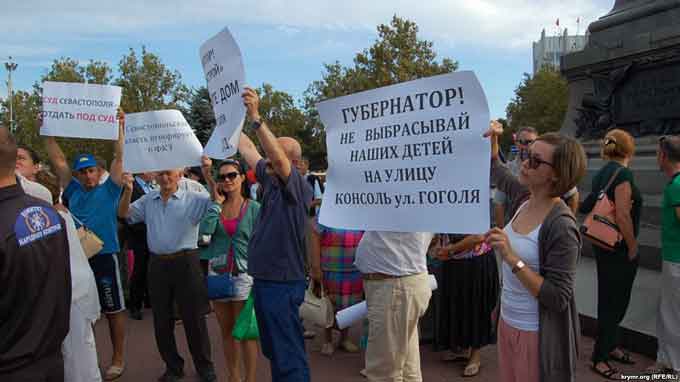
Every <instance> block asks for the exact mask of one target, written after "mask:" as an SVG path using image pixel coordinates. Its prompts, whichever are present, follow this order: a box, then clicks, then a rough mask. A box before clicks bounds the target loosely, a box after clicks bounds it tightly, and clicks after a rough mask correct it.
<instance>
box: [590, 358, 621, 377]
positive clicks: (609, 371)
mask: <svg viewBox="0 0 680 382" xmlns="http://www.w3.org/2000/svg"><path fill="white" fill-rule="evenodd" d="M598 363H599V362H598ZM602 363H604V364H605V365H607V367H608V369H607V370H600V369H598V368H597V367H595V365H596V364H593V365H592V366H591V367H590V369H591V370H592V371H594V372H595V373H597V374H599V375H600V376H602V377H604V378H607V379H611V380H613V381H618V380H619V378H614V376H615V375H616V374H618V373H619V371H618V370H616V369H614V368H613V367H611V366H609V364H608V363H607V362H602Z"/></svg>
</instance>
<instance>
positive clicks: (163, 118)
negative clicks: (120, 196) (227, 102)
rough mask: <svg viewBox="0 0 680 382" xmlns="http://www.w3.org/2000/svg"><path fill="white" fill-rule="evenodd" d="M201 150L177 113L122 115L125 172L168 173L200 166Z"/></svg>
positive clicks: (163, 111)
mask: <svg viewBox="0 0 680 382" xmlns="http://www.w3.org/2000/svg"><path fill="white" fill-rule="evenodd" d="M202 152H203V147H201V142H199V141H198V138H196V135H195V134H194V132H193V130H192V129H191V126H189V124H188V123H187V121H186V120H185V119H184V116H183V115H182V113H180V112H179V111H177V110H160V111H149V112H146V113H133V114H127V115H125V147H124V155H123V168H124V169H125V171H126V172H131V173H140V172H147V171H161V170H171V169H176V168H182V167H191V166H198V165H200V164H201V155H202Z"/></svg>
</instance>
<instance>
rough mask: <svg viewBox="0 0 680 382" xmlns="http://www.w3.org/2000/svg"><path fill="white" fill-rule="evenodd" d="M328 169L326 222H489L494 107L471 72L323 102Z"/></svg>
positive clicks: (478, 226)
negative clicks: (490, 132)
mask: <svg viewBox="0 0 680 382" xmlns="http://www.w3.org/2000/svg"><path fill="white" fill-rule="evenodd" d="M317 108H318V110H319V114H320V116H321V120H322V121H323V123H324V125H325V127H326V136H327V138H326V145H327V147H328V165H329V168H328V173H327V180H328V182H327V185H326V192H325V194H324V197H323V203H322V205H321V212H320V220H321V223H322V224H324V225H327V226H329V227H336V228H344V229H360V230H373V231H396V232H439V233H463V234H470V233H480V232H486V231H487V230H488V229H489V220H490V218H489V194H490V192H489V167H490V147H489V141H488V139H484V138H483V137H482V135H483V133H484V132H485V131H486V130H487V128H488V126H489V107H488V104H487V101H486V97H485V96H484V91H483V90H482V87H481V86H480V84H479V82H478V81H477V77H476V76H475V74H474V73H473V72H469V71H468V72H455V73H449V74H443V75H439V76H434V77H430V78H424V79H420V80H415V81H410V82H405V83H401V84H398V85H393V86H388V87H384V88H380V89H375V90H370V91H366V92H362V93H357V94H353V95H349V96H345V97H340V98H336V99H332V100H329V101H324V102H321V103H319V105H318V106H317Z"/></svg>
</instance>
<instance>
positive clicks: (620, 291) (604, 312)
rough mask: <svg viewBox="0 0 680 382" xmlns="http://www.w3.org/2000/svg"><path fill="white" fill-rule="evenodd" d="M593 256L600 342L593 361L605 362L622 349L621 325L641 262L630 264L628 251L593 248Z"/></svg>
mask: <svg viewBox="0 0 680 382" xmlns="http://www.w3.org/2000/svg"><path fill="white" fill-rule="evenodd" d="M594 252H595V259H596V262H597V340H596V341H595V349H594V350H593V357H592V361H593V362H604V361H607V360H609V358H610V357H609V353H611V352H612V351H613V350H614V349H615V348H616V347H617V346H618V345H619V343H618V341H619V339H618V337H619V324H620V323H621V321H622V320H623V317H624V316H625V315H626V311H627V310H628V304H629V303H630V293H631V291H632V289H633V281H634V280H635V274H636V273H637V268H638V261H637V259H636V260H634V261H630V260H628V251H627V250H626V248H625V247H622V248H620V249H618V250H617V251H614V252H609V251H605V250H601V249H599V248H594Z"/></svg>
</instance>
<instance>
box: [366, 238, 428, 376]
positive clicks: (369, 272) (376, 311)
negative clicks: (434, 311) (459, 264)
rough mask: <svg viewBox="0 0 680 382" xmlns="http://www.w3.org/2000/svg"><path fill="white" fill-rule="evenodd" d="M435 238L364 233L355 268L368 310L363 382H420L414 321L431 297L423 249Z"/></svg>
mask: <svg viewBox="0 0 680 382" xmlns="http://www.w3.org/2000/svg"><path fill="white" fill-rule="evenodd" d="M433 236H434V234H432V233H426V232H415V233H403V232H377V231H373V232H366V233H365V234H364V236H363V238H362V239H361V242H359V246H358V247H357V251H356V257H355V261H354V265H355V266H356V267H357V269H358V270H359V271H360V272H361V273H362V276H363V279H364V292H365V294H366V304H367V306H368V323H369V328H368V332H369V333H370V335H369V337H368V347H367V349H366V360H365V364H366V369H365V373H366V377H367V378H368V380H369V381H371V382H382V381H385V382H387V381H404V382H420V381H422V375H421V372H420V348H419V339H418V320H419V319H420V317H421V316H422V315H423V314H425V311H426V310H427V307H428V305H429V302H430V297H431V296H432V290H431V289H430V286H429V282H428V275H427V257H426V256H427V250H428V248H429V246H430V243H431V242H432V238H433Z"/></svg>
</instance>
